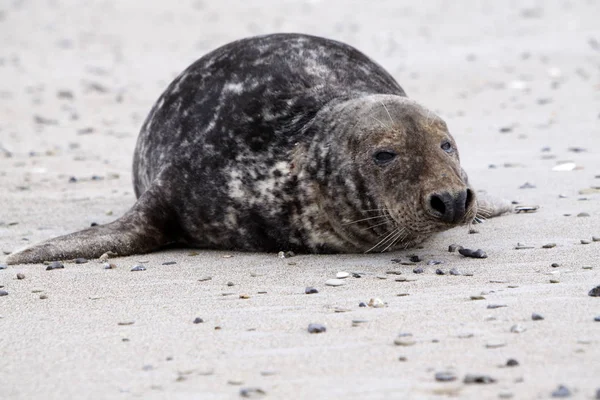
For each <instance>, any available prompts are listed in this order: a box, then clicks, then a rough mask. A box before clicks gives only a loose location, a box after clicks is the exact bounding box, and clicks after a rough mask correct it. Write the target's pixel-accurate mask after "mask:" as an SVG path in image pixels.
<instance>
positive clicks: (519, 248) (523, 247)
mask: <svg viewBox="0 0 600 400" xmlns="http://www.w3.org/2000/svg"><path fill="white" fill-rule="evenodd" d="M533 248H534V247H533V246H527V245H525V244H523V243H517V245H516V246H515V250H527V249H533Z"/></svg>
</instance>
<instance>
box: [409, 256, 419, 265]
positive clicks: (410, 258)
mask: <svg viewBox="0 0 600 400" xmlns="http://www.w3.org/2000/svg"><path fill="white" fill-rule="evenodd" d="M408 259H409V260H410V261H411V262H414V263H417V262H420V261H421V258H420V257H419V256H410V257H408Z"/></svg>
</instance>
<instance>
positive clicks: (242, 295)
mask: <svg viewBox="0 0 600 400" xmlns="http://www.w3.org/2000/svg"><path fill="white" fill-rule="evenodd" d="M249 298H250V296H249V295H247V294H240V299H244V300H246V299H249Z"/></svg>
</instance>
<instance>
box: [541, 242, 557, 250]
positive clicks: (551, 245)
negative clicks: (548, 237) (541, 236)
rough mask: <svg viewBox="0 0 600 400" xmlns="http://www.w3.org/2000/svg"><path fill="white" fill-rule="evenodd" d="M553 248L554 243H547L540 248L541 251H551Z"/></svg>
mask: <svg viewBox="0 0 600 400" xmlns="http://www.w3.org/2000/svg"><path fill="white" fill-rule="evenodd" d="M553 247H556V243H548V244H545V245H543V246H542V249H551V248H553Z"/></svg>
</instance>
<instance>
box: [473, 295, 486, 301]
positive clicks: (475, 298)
mask: <svg viewBox="0 0 600 400" xmlns="http://www.w3.org/2000/svg"><path fill="white" fill-rule="evenodd" d="M470 299H471V300H485V297H483V296H481V295H474V296H471V297H470Z"/></svg>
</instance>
